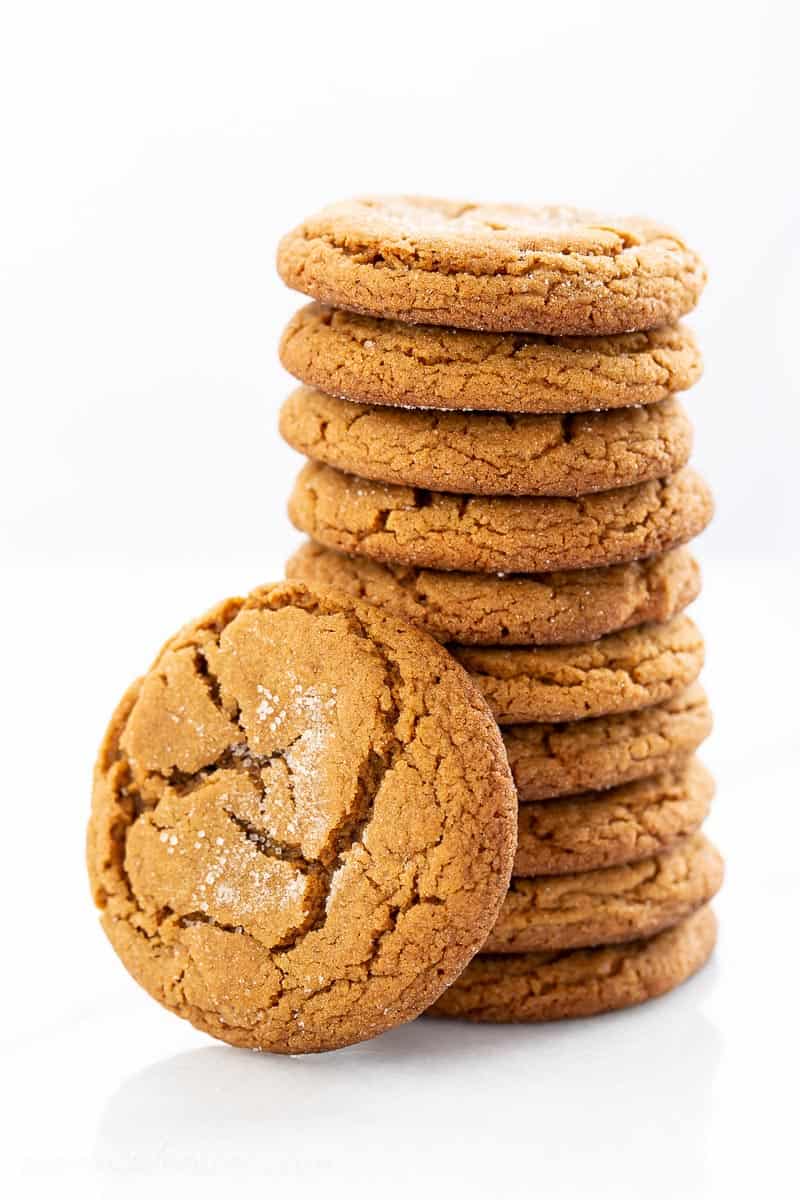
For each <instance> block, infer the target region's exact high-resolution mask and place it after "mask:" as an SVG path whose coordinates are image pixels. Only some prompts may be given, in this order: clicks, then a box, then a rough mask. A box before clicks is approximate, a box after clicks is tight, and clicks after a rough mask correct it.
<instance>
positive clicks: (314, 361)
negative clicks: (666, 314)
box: [280, 304, 703, 413]
mask: <svg viewBox="0 0 800 1200" xmlns="http://www.w3.org/2000/svg"><path fill="white" fill-rule="evenodd" d="M280 358H281V362H282V363H283V365H284V367H285V368H286V370H287V371H289V372H290V374H292V375H294V376H295V377H296V378H297V379H299V380H300V381H301V382H302V383H306V384H309V385H311V386H313V387H317V388H319V389H320V391H323V392H327V393H328V395H331V396H341V397H343V398H345V399H348V400H357V401H359V402H361V403H362V404H388V405H398V406H400V407H404V408H426V409H477V410H484V411H489V412H513V413H576V412H586V411H593V410H595V409H610V408H627V407H629V406H631V405H637V404H653V403H655V402H656V401H658V400H664V399H666V397H667V396H668V395H670V393H672V392H681V391H684V390H685V389H686V388H689V387H691V386H692V384H694V383H696V382H697V380H698V379H699V378H700V376H701V374H702V370H703V368H702V360H701V358H700V350H699V348H698V346H697V342H696V341H695V339H694V336H693V334H692V332H691V330H690V329H688V328H687V327H686V326H685V325H668V326H666V327H665V328H662V329H651V330H649V331H647V332H637V333H621V334H617V335H616V336H612V337H571V338H570V337H568V338H551V337H547V336H544V335H540V334H535V333H534V334H522V333H477V332H473V331H469V330H464V329H444V328H442V327H440V326H436V325H407V324H404V323H403V322H402V321H386V320H381V319H380V318H378V317H365V316H362V315H360V314H358V313H351V312H345V311H344V310H342V309H335V308H326V307H324V306H323V305H319V304H308V305H306V307H305V308H301V309H300V311H299V312H297V313H295V315H294V316H293V317H292V319H291V320H290V322H289V324H288V325H287V327H286V329H285V330H284V333H283V337H282V338H281V344H280Z"/></svg>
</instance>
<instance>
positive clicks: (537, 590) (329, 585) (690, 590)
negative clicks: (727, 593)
mask: <svg viewBox="0 0 800 1200" xmlns="http://www.w3.org/2000/svg"><path fill="white" fill-rule="evenodd" d="M286 573H287V575H288V576H289V577H290V578H293V579H300V580H302V581H303V582H304V583H307V584H308V585H309V586H310V587H317V588H321V589H323V590H325V589H328V590H332V591H337V592H345V593H346V594H347V595H350V596H356V597H357V598H359V599H362V600H367V601H368V602H369V603H371V604H375V605H377V606H378V607H379V608H383V609H385V610H386V611H388V612H392V613H395V614H396V615H397V616H398V617H402V618H403V619H404V620H406V621H410V622H411V624H413V625H418V626H419V627H420V628H421V629H424V630H426V632H427V633H430V634H431V635H432V636H433V637H435V638H436V639H437V641H441V642H460V643H462V644H463V645H491V646H496V645H510V646H520V645H532V644H537V645H562V644H569V643H573V642H588V641H591V640H592V639H593V638H597V637H602V636H603V635H604V634H607V633H614V632H616V631H617V630H619V629H627V628H629V627H631V626H633V625H640V624H643V623H644V622H645V621H668V620H669V619H670V618H671V617H673V616H675V615H676V614H677V613H679V612H681V611H682V609H684V608H685V607H686V606H687V605H688V604H691V602H692V600H694V599H695V598H696V597H697V595H698V594H699V592H700V569H699V567H698V565H697V562H696V560H695V559H694V558H692V556H691V554H690V553H689V551H688V550H686V549H684V548H683V547H681V548H679V549H677V550H670V551H668V552H667V553H666V554H662V555H657V556H655V557H653V558H648V559H642V560H640V561H636V562H631V563H624V564H622V565H619V566H613V567H596V568H594V569H593V570H591V569H590V570H586V571H554V572H550V573H545V574H539V575H507V576H497V575H484V574H480V573H477V572H462V571H436V570H426V569H424V568H416V567H407V566H401V565H398V564H394V563H379V562H375V561H374V560H373V559H369V558H363V557H361V556H351V555H346V554H340V553H339V552H338V551H336V550H330V549H328V547H326V546H321V545H319V543H317V542H313V541H309V542H305V543H304V544H303V545H302V546H301V547H300V549H299V550H297V551H296V553H295V554H293V555H292V557H291V558H290V559H289V562H288V563H287V564H286Z"/></svg>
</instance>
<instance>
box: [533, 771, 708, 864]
mask: <svg viewBox="0 0 800 1200" xmlns="http://www.w3.org/2000/svg"><path fill="white" fill-rule="evenodd" d="M713 794H714V781H713V780H712V778H711V776H710V775H709V773H708V771H707V770H706V769H705V767H703V766H702V764H701V763H700V762H698V760H697V759H696V758H693V759H690V760H689V762H688V763H686V764H684V765H682V766H680V767H676V768H673V770H671V771H663V772H662V773H661V774H660V775H653V776H651V777H650V778H649V779H639V780H637V781H636V782H634V783H623V784H622V785H621V786H620V787H615V788H609V789H608V790H607V791H605V792H584V793H582V794H581V795H579V796H567V797H566V798H565V799H563V800H544V801H542V802H541V803H539V804H521V805H520V809H519V840H518V842H517V856H516V858H515V859H514V871H513V874H514V875H565V874H569V873H571V872H573V871H596V870H597V869H598V868H600V867H612V866H616V865H618V864H622V863H634V862H639V861H640V860H641V859H643V858H650V857H651V856H652V855H654V854H660V853H662V852H663V851H665V850H669V849H671V848H672V847H673V846H675V845H676V844H677V843H678V842H680V841H683V840H684V839H685V838H687V837H689V836H690V835H691V834H693V833H696V832H697V830H698V829H699V828H700V825H701V824H702V822H703V821H704V820H705V818H706V816H707V815H708V810H709V808H710V805H711V798H712V796H713Z"/></svg>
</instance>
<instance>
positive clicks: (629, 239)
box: [277, 196, 706, 336]
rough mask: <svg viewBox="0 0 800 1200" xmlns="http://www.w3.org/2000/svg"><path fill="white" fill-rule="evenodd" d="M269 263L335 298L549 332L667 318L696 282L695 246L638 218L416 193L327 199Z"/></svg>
mask: <svg viewBox="0 0 800 1200" xmlns="http://www.w3.org/2000/svg"><path fill="white" fill-rule="evenodd" d="M277 265H278V273H279V274H280V276H281V278H282V279H283V281H284V282H285V283H286V284H288V286H289V287H291V288H295V289H296V290H297V291H300V292H304V293H305V294H306V295H308V296H311V297H312V298H313V299H315V300H318V301H320V302H322V303H323V304H329V305H332V306H334V307H335V308H345V309H350V310H352V311H354V312H360V313H366V314H368V315H372V316H377V317H390V318H393V319H396V320H401V321H409V322H412V323H426V324H431V325H446V326H458V327H459V328H462V329H478V330H497V331H506V330H514V331H526V332H534V333H544V334H555V335H558V336H563V335H565V334H606V333H625V332H627V331H629V330H634V329H653V328H655V327H657V326H660V325H667V324H669V323H670V322H673V321H676V320H677V319H678V317H681V316H683V315H684V313H687V312H689V311H690V310H691V309H692V308H694V306H695V304H696V303H697V300H698V298H699V296H700V293H701V292H702V290H703V287H704V286H705V281H706V272H705V268H704V266H703V263H702V261H701V260H700V258H699V257H698V255H697V254H695V253H694V251H692V250H691V249H690V248H689V247H688V246H687V245H686V244H685V242H683V241H682V239H681V238H679V237H678V235H677V234H676V233H674V232H673V231H672V230H670V229H667V228H666V227H664V226H661V225H658V224H656V223H655V222H652V221H649V220H647V219H645V218H642V217H618V216H612V215H608V214H606V215H603V214H600V213H594V212H590V211H588V210H584V209H576V208H570V207H567V206H562V205H542V206H539V207H530V206H528V207H526V206H523V205H493V204H467V203H460V202H458V201H450V200H440V199H434V198H430V197H421V196H364V197H356V198H355V199H353V200H346V201H343V202H340V203H338V204H332V205H330V206H329V207H327V208H324V209H322V211H320V212H319V213H317V214H315V215H314V216H312V217H310V218H309V219H308V220H306V221H304V222H303V224H302V225H300V226H298V227H297V228H296V229H294V230H292V232H291V233H289V234H287V235H286V237H284V238H283V239H282V241H281V243H280V245H279V247H278V255H277Z"/></svg>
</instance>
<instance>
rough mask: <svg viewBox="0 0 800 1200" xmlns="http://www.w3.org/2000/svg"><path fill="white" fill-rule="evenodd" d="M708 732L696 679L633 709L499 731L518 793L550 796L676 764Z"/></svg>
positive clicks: (638, 776)
mask: <svg viewBox="0 0 800 1200" xmlns="http://www.w3.org/2000/svg"><path fill="white" fill-rule="evenodd" d="M710 732H711V711H710V709H709V706H708V700H707V699H706V694H705V692H704V691H703V689H702V687H701V686H700V684H699V683H693V684H691V685H690V686H689V687H688V688H687V689H686V691H685V692H681V694H680V695H679V696H675V697H674V699H672V700H667V701H666V702H665V703H663V704H655V705H653V706H652V707H651V708H643V709H641V711H639V712H631V713H617V714H615V715H614V716H610V717H594V718H592V719H590V720H588V721H566V722H564V723H563V724H557V725H556V724H550V725H546V724H536V725H533V724H532V725H508V726H506V727H505V728H504V730H503V741H504V742H505V746H506V752H507V754H508V761H509V764H510V766H511V772H512V774H513V776H514V782H515V783H516V785H517V791H518V793H519V798H520V800H522V801H526V800H549V799H551V798H552V797H555V796H569V795H571V794H572V793H573V792H586V791H594V790H602V789H605V788H610V787H616V786H617V785H618V784H621V783H629V782H631V781H632V780H634V779H646V778H647V777H648V776H650V775H655V774H657V773H659V772H661V771H668V770H672V769H673V768H674V767H677V766H680V765H681V764H682V763H683V762H685V760H686V759H687V758H688V757H689V756H690V755H691V754H693V753H694V752H695V750H696V749H697V747H698V746H699V745H701V743H702V742H704V741H705V739H706V738H707V737H708V735H709V734H710Z"/></svg>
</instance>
